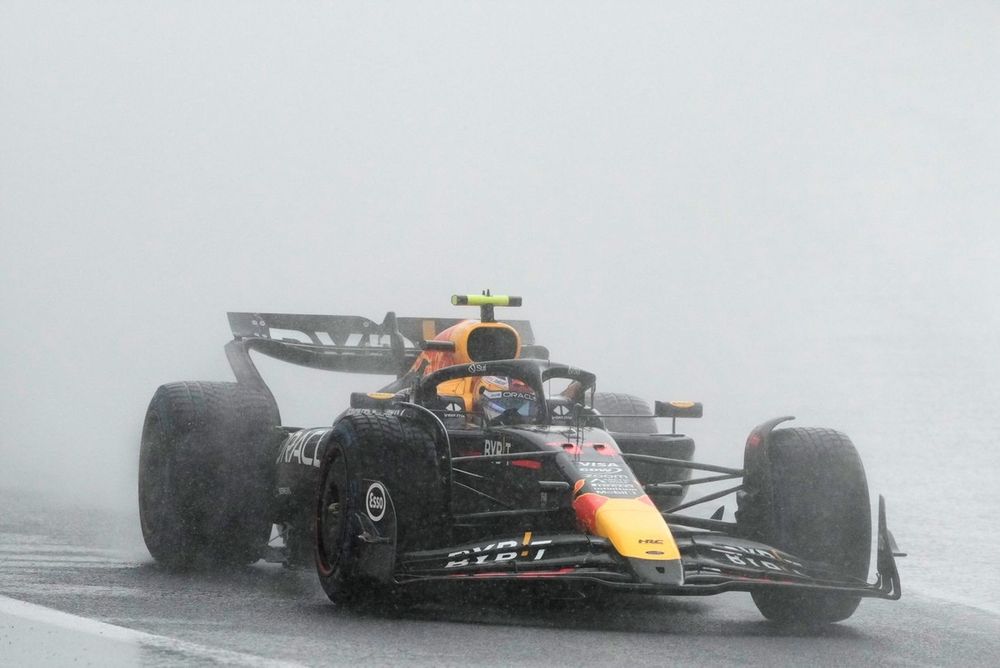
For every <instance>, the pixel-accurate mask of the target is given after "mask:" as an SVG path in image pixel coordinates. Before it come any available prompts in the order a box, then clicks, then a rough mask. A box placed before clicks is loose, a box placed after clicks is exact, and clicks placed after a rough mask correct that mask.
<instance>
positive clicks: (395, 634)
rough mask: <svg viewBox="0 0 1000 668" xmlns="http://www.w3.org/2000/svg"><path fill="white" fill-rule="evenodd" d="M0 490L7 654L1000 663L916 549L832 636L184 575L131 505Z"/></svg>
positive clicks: (617, 607)
mask: <svg viewBox="0 0 1000 668" xmlns="http://www.w3.org/2000/svg"><path fill="white" fill-rule="evenodd" d="M0 502H2V505H0V595H2V596H5V597H9V598H8V599H7V600H4V599H3V598H2V597H0V664H2V665H67V664H72V665H76V666H87V665H92V666H108V665H149V666H186V665H227V664H228V665H271V664H272V663H274V664H275V665H282V664H284V665H297V664H298V665H354V666H364V667H365V668H368V667H370V666H381V665H434V666H451V665H462V666H470V665H472V666H479V665H486V666H496V665H550V666H551V665H567V666H568V665H573V666H580V665H588V666H589V665H602V664H604V665H617V664H622V663H625V662H626V661H627V662H628V663H630V664H635V665H663V664H667V663H670V664H678V663H680V664H683V663H688V662H690V663H693V664H696V665H715V666H720V665H746V664H759V665H769V666H775V665H778V666H784V665H799V666H800V665H806V664H811V665H894V664H900V665H934V666H938V665H963V666H968V665H984V666H985V665H998V664H1000V617H998V616H997V615H995V614H992V613H990V612H986V611H981V610H978V609H975V608H971V607H967V606H964V605H960V604H957V603H950V602H947V601H943V600H938V599H933V598H929V597H925V596H921V595H920V594H919V593H914V592H912V591H908V590H907V589H906V564H905V561H904V562H903V563H902V564H901V570H902V577H903V586H904V597H903V599H902V600H901V601H899V602H895V603H894V602H888V601H865V602H863V603H862V606H861V608H860V609H859V611H858V612H857V613H856V614H855V615H854V617H852V618H851V619H850V620H848V621H847V622H846V623H842V624H838V625H834V626H831V627H828V628H826V629H825V630H823V631H822V632H815V631H813V632H808V631H802V630H787V629H782V628H780V627H777V626H774V625H772V624H770V623H767V622H765V621H764V620H763V619H762V618H761V617H760V616H759V614H758V613H757V611H756V609H755V608H754V606H753V603H752V602H751V601H750V598H749V596H747V595H745V594H737V593H733V594H724V595H721V596H713V597H707V598H698V599H691V598H683V599H679V598H666V597H642V596H613V597H608V598H602V599H599V600H596V601H593V600H587V601H576V600H562V599H556V600H553V599H551V598H550V597H548V596H547V595H546V594H545V593H544V592H540V591H538V590H530V589H529V590H526V591H520V592H514V591H500V592H491V593H489V594H485V595H482V596H477V597H475V598H473V599H469V600H456V599H455V598H454V597H448V598H443V599H438V600H432V601H427V602H422V603H420V604H419V605H414V606H412V607H408V608H406V609H401V610H394V611H378V610H365V609H342V608H339V607H337V606H334V605H332V604H330V603H329V602H328V601H327V599H326V597H325V596H324V595H323V592H322V591H321V590H320V589H319V586H318V584H317V582H316V580H315V575H314V574H313V573H312V572H311V571H309V570H303V571H290V570H286V569H283V568H281V567H280V566H275V565H268V564H259V565H256V566H253V567H249V568H246V569H237V570H233V571H229V572H215V573H208V574H198V575H179V574H175V573H170V572H167V571H165V570H164V569H161V568H159V567H158V566H157V565H155V564H154V563H152V561H151V560H150V558H149V557H148V555H145V553H144V551H143V550H142V549H141V546H140V545H137V544H136V531H135V528H134V526H133V525H132V522H131V519H132V518H131V516H130V515H114V514H109V513H99V512H97V511H92V510H86V509H80V508H76V507H71V506H62V507H60V506H58V505H55V504H51V503H45V502H42V501H40V500H39V499H37V498H32V497H29V496H25V495H14V494H11V493H9V492H0ZM9 599H16V600H15V601H10V600H9ZM20 601H24V602H28V603H30V604H32V605H29V606H25V605H23V604H21V603H19V602H20ZM35 606H44V608H39V607H35ZM51 610H57V611H62V612H63V613H70V614H69V615H66V614H60V613H53V612H51ZM70 615H73V616H70ZM106 624H110V625H113V626H111V627H109V626H106ZM116 627H122V628H116ZM126 629H128V630H126ZM129 630H131V631H129Z"/></svg>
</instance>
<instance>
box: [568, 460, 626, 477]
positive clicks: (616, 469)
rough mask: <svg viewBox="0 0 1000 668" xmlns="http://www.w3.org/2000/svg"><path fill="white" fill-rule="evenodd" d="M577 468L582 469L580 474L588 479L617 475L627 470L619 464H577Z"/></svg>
mask: <svg viewBox="0 0 1000 668" xmlns="http://www.w3.org/2000/svg"><path fill="white" fill-rule="evenodd" d="M576 467H577V468H578V469H580V473H582V474H583V475H584V476H585V477H588V478H600V477H605V476H608V475H615V474H618V473H621V472H622V471H624V470H625V469H624V468H622V465H621V464H619V463H617V462H577V464H576Z"/></svg>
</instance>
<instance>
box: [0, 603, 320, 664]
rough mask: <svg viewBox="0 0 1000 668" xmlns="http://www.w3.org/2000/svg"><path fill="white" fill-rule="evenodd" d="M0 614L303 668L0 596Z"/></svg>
mask: <svg viewBox="0 0 1000 668" xmlns="http://www.w3.org/2000/svg"><path fill="white" fill-rule="evenodd" d="M0 613H6V614H8V615H13V616H15V617H20V618H22V619H27V620H30V621H33V622H37V623H39V624H48V625H50V626H57V627H59V628H63V629H67V630H70V631H77V632H80V633H86V634H89V635H93V636H98V637H100V638H105V639H108V640H114V641H118V642H123V643H129V644H131V645H139V646H143V647H151V648H156V649H161V650H166V651H171V652H178V653H181V654H187V655H188V656H190V657H192V658H196V659H208V660H210V661H215V662H217V663H222V664H230V665H238V666H262V667H268V668H270V667H272V666H273V667H275V668H304V665H303V664H301V663H295V662H290V661H279V660H276V659H268V658H265V657H262V656H256V655H254V654H244V653H243V652H234V651H232V650H228V649H216V648H214V647H207V646H205V645H199V644H197V643H193V642H187V641H185V640H178V639H176V638H168V637H167V636H158V635H154V634H152V633H144V632H143V631H135V630H133V629H127V628H125V627H124V626H115V625H113V624H105V623H104V622H99V621H97V620H95V619H88V618H86V617H79V616H77V615H71V614H69V613H68V612H61V611H59V610H53V609H52V608H46V607H45V606H42V605H35V604H34V603H26V602H24V601H19V600H17V599H14V598H8V597H6V596H0Z"/></svg>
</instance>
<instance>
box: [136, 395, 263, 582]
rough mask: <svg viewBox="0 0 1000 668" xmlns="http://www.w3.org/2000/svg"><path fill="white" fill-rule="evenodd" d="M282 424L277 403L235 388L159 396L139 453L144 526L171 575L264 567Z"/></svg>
mask: <svg viewBox="0 0 1000 668" xmlns="http://www.w3.org/2000/svg"><path fill="white" fill-rule="evenodd" d="M279 421H280V418H279V415H278V409H277V406H275V404H274V402H273V400H272V399H271V398H270V397H268V396H266V395H264V394H262V393H259V392H256V391H253V390H249V389H246V388H244V387H241V386H240V385H238V384H236V383H199V382H182V383H170V384H167V385H162V386H161V387H160V388H159V389H157V391H156V393H155V394H154V395H153V399H152V401H151V402H150V404H149V409H148V410H147V412H146V419H145V423H144V425H143V431H142V445H141V449H140V453H139V519H140V523H141V526H142V535H143V538H144V540H145V542H146V547H147V548H148V549H149V552H150V554H152V555H153V558H154V559H156V560H157V561H158V562H160V563H163V564H165V565H167V566H169V567H172V568H187V567H199V566H202V567H203V566H217V565H223V564H230V565H234V564H247V563H251V562H254V561H256V560H257V559H258V557H259V556H260V553H261V550H262V548H263V547H264V545H266V542H267V538H268V532H269V530H270V519H269V517H268V512H267V510H268V502H269V498H270V496H271V492H272V490H271V482H272V476H273V473H272V471H273V460H274V453H275V449H276V447H277V445H278V442H279V441H280V434H279V432H278V430H276V429H275V427H276V426H277V425H278V423H279Z"/></svg>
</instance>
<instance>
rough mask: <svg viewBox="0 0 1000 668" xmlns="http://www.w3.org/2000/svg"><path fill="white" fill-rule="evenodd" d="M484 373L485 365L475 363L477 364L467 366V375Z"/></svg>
mask: <svg viewBox="0 0 1000 668" xmlns="http://www.w3.org/2000/svg"><path fill="white" fill-rule="evenodd" d="M484 371H486V365H485V364H478V363H477V364H470V365H469V373H471V374H473V375H477V374H481V373H482V372H484Z"/></svg>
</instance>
